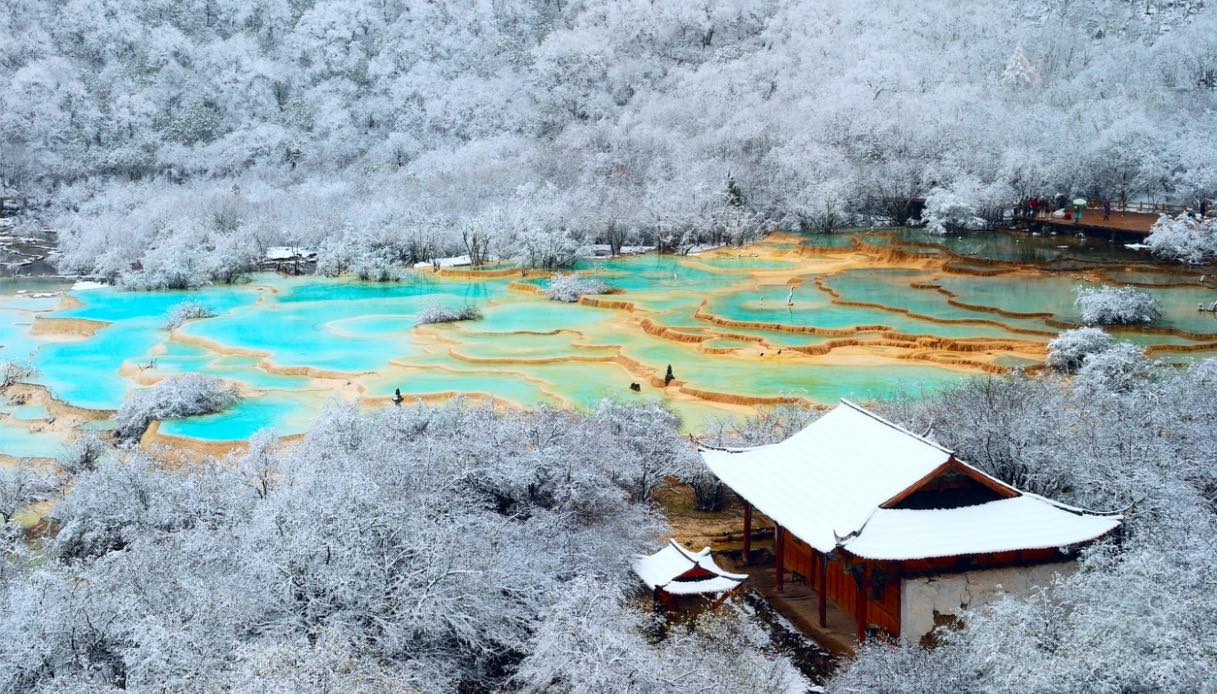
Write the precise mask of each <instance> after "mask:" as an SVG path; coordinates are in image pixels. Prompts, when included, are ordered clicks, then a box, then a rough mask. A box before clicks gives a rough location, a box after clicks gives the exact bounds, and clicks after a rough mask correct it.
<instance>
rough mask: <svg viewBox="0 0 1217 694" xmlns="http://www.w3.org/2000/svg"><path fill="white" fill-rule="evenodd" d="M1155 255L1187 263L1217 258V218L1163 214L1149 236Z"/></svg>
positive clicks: (1209, 260) (1149, 244) (1204, 261)
mask: <svg viewBox="0 0 1217 694" xmlns="http://www.w3.org/2000/svg"><path fill="white" fill-rule="evenodd" d="M1145 244H1146V245H1147V246H1149V248H1150V250H1151V251H1153V253H1154V255H1157V256H1161V257H1163V258H1169V259H1171V260H1178V261H1181V262H1184V263H1193V264H1195V263H1207V262H1212V261H1214V260H1217V219H1214V218H1205V219H1200V218H1197V217H1192V216H1190V215H1187V214H1180V215H1179V216H1177V217H1170V216H1167V215H1162V216H1161V217H1159V218H1158V221H1157V222H1154V226H1153V229H1152V230H1151V231H1150V234H1149V236H1148V237H1146V239H1145Z"/></svg>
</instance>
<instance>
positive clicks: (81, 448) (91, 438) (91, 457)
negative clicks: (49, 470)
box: [58, 431, 109, 475]
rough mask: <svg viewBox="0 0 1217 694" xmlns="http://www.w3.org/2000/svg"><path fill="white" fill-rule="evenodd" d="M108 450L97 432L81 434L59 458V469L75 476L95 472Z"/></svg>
mask: <svg viewBox="0 0 1217 694" xmlns="http://www.w3.org/2000/svg"><path fill="white" fill-rule="evenodd" d="M108 448H109V447H108V446H107V445H106V442H105V441H103V440H102V439H101V437H100V436H98V435H97V434H96V433H95V432H92V431H85V432H81V434H80V436H77V437H76V440H75V441H73V442H72V443H71V444H70V445H69V446H68V447H67V448H66V449H65V450H64V452H63V455H61V456H60V457H59V461H58V462H59V468H60V469H61V470H63V471H64V472H67V473H69V474H73V475H76V474H80V473H82V472H87V471H89V470H93V469H95V468H96V467H97V463H98V462H99V461H100V460H101V458H102V456H103V455H105V453H106V450H107V449H108Z"/></svg>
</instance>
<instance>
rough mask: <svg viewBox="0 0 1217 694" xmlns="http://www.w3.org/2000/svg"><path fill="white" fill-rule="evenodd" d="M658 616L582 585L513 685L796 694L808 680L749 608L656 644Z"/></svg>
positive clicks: (539, 638) (545, 629) (539, 637)
mask: <svg viewBox="0 0 1217 694" xmlns="http://www.w3.org/2000/svg"><path fill="white" fill-rule="evenodd" d="M654 622H655V616H654V615H646V614H643V613H641V612H640V611H638V610H637V609H636V608H633V607H627V606H624V605H623V604H622V600H621V596H620V595H619V594H616V595H615V594H614V593H613V592H612V591H609V590H605V588H604V586H599V585H594V584H591V583H589V582H585V581H580V582H576V583H575V585H573V586H572V587H571V590H570V591H569V593H568V594H567V595H566V596H565V597H564V598H563V600H562V601H561V602H560V603H559V604H558V605H557V608H556V610H555V614H554V616H553V618H551V619H549V620H546V622H545V624H544V625H543V626H542V628H541V629H540V630H539V631H538V632H537V634H536V636H535V637H534V640H533V643H532V645H531V648H530V651H531V652H530V653H529V656H528V657H527V658H526V659H525V660H524V662H523V663H521V665H520V669H519V671H518V672H517V673H516V675H515V681H516V683H517V684H518V685H519V687H520V690H521V691H525V692H552V691H561V692H572V693H575V692H586V693H589V694H590V693H591V692H605V691H638V692H676V691H690V690H692V691H699V690H707V691H708V690H719V691H724V690H725V691H740V692H762V691H763V692H775V693H785V694H796V693H802V692H806V691H807V690H808V689H809V683H808V682H807V680H806V678H804V677H803V676H802V674H800V673H799V671H798V670H797V669H796V668H795V667H794V665H793V664H791V662H790V661H789V660H788V659H787V658H785V657H784V656H781V655H769V654H767V653H766V652H765V650H766V649H767V648H769V636H768V635H767V634H765V633H764V632H763V631H762V630H761V629H760V627H759V626H758V625H757V624H756V623H755V622H754V621H753V620H751V619H750V618H749V616H748V615H747V614H746V612H745V610H744V609H743V608H741V607H737V606H735V605H734V604H730V603H729V604H727V605H725V606H724V609H723V610H722V611H721V612H717V613H714V612H712V613H707V614H705V615H703V616H701V617H699V618H698V619H696V620H695V621H694V622H693V623H692V624H690V625H689V627H688V628H675V629H671V630H670V631H668V633H667V634H666V636H665V637H664V638H662V639H660V640H659V641H658V642H657V643H649V642H648V640H647V638H646V636H645V632H647V631H654V630H655V627H656V626H657V625H655V624H654Z"/></svg>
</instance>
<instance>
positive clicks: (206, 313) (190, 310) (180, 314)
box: [165, 301, 216, 332]
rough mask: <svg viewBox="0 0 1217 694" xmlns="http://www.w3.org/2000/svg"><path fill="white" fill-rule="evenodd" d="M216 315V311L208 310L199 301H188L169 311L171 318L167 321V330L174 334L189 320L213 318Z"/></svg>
mask: <svg viewBox="0 0 1217 694" xmlns="http://www.w3.org/2000/svg"><path fill="white" fill-rule="evenodd" d="M214 315H216V314H215V311H212V310H211V309H210V308H207V306H205V305H204V304H201V303H199V302H197V301H187V302H185V303H181V304H178V305H177V306H174V307H173V308H172V309H170V310H169V317H168V318H166V319H165V330H169V331H171V332H172V331H174V330H177V329H178V328H179V327H181V325H182V324H183V323H185V322H186V321H188V320H194V319H196V318H211V317H212V316H214Z"/></svg>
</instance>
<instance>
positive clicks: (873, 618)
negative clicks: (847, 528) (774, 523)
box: [782, 532, 1067, 636]
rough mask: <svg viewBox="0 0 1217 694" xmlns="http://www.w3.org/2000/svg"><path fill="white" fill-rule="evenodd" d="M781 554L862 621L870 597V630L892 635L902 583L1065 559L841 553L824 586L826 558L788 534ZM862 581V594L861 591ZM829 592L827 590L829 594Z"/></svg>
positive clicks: (1027, 553) (1048, 552)
mask: <svg viewBox="0 0 1217 694" xmlns="http://www.w3.org/2000/svg"><path fill="white" fill-rule="evenodd" d="M782 544H783V548H782V560H783V564H784V569H785V570H786V571H788V572H790V573H793V574H796V575H797V577H798V580H802V581H803V582H805V583H806V584H807V585H808V586H809V587H811V588H813V589H814V590H815V591H816V592H823V593H824V594H825V596H826V597H827V598H828V600H830V601H831V602H832V603H833V604H834V605H836V606H837V607H838V608H840V609H841V610H842V611H843V612H845V613H846V614H848V615H850V616H851V617H854V618H855V619H856V618H857V616H858V600H859V593H860V592H861V593H863V594H864V595H865V598H864V599H865V602H866V624H867V625H870V626H874V627H878V628H879V629H881V630H882V631H884V632H886V633H888V634H890V635H892V636H899V635H900V607H901V606H900V594H901V581H902V580H903V579H904V578H908V577H913V576H925V575H935V574H946V573H955V572H961V571H973V570H977V569H993V568H1001V567H1009V566H1020V565H1031V564H1043V563H1046V562H1051V561H1054V560H1062V559H1066V558H1067V557H1066V556H1065V555H1062V554H1060V553H1059V551H1058V550H1057V549H1055V548H1049V549H1035V550H1019V551H1013V552H995V553H988V554H970V555H961V556H957V557H940V558H936V559H914V560H907V561H871V560H864V559H860V558H858V557H854V556H852V555H849V554H848V553H847V552H844V551H840V552H837V553H836V555H837V556H836V557H835V558H833V559H830V560H828V561H827V562H826V563H825V571H824V581H823V582H824V584H825V585H821V581H820V572H819V562H820V559H821V553H820V552H819V551H817V550H816V549H814V548H812V547H811V546H810V545H808V544H807V543H806V542H803V541H802V540H800V539H799V538H797V537H795V536H794V535H792V534H790V533H789V532H787V533H785V538H784V540H783V543H782ZM856 575H858V576H860V577H861V578H862V581H863V588H862V590H861V591H860V590H859V580H858V578H855V576H856ZM826 587H827V588H826Z"/></svg>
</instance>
